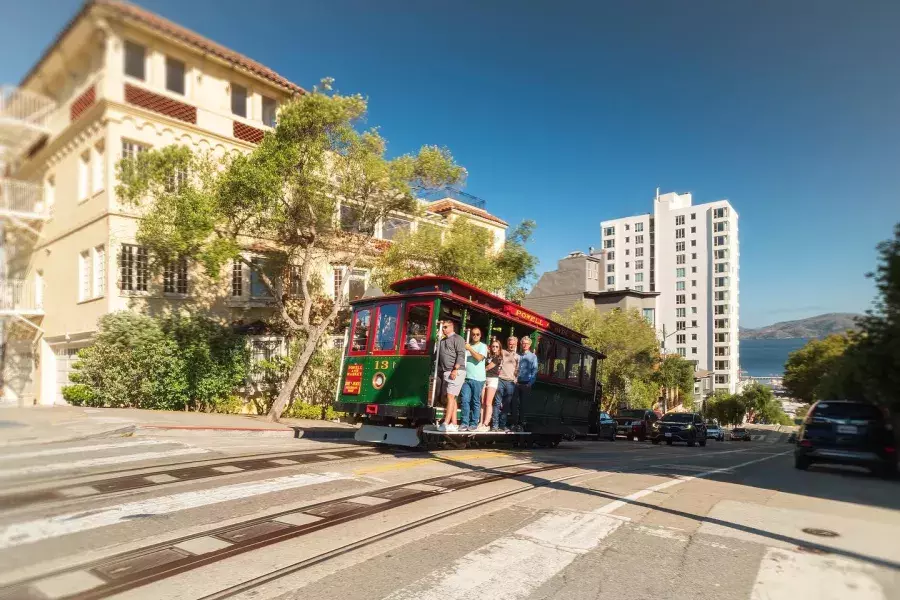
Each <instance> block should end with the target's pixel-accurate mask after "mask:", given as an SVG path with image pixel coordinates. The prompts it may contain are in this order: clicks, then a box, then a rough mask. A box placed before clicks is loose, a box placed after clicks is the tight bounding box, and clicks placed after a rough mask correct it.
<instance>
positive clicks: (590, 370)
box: [581, 354, 594, 389]
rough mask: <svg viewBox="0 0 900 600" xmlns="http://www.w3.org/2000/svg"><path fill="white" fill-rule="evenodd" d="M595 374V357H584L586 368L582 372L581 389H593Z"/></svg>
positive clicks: (586, 355) (590, 355)
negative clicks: (592, 383) (592, 382)
mask: <svg viewBox="0 0 900 600" xmlns="http://www.w3.org/2000/svg"><path fill="white" fill-rule="evenodd" d="M593 374H594V356H593V355H592V354H585V355H584V368H583V369H582V370H581V387H583V388H586V389H591V381H592V380H593V377H592V375H593Z"/></svg>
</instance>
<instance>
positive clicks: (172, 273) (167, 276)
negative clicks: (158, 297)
mask: <svg viewBox="0 0 900 600" xmlns="http://www.w3.org/2000/svg"><path fill="white" fill-rule="evenodd" d="M163 293H166V294H179V295H182V296H186V295H187V293H188V263H187V259H186V258H184V257H181V258H179V259H177V260H173V261H171V262H168V263H166V265H165V267H163Z"/></svg>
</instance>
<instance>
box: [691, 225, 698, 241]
mask: <svg viewBox="0 0 900 600" xmlns="http://www.w3.org/2000/svg"><path fill="white" fill-rule="evenodd" d="M691 233H697V228H696V227H691ZM692 241H693V240H692Z"/></svg>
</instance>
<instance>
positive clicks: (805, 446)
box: [800, 440, 812, 448]
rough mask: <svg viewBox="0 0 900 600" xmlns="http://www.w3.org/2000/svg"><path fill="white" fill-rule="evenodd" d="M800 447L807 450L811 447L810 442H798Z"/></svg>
mask: <svg viewBox="0 0 900 600" xmlns="http://www.w3.org/2000/svg"><path fill="white" fill-rule="evenodd" d="M800 445H801V446H803V447H804V448H809V447H811V446H812V442H811V441H809V440H800Z"/></svg>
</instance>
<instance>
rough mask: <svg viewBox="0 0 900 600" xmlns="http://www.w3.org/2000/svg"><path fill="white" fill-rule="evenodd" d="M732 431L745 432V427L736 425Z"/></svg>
mask: <svg viewBox="0 0 900 600" xmlns="http://www.w3.org/2000/svg"><path fill="white" fill-rule="evenodd" d="M732 431H734V432H736V433H739V432H743V431H744V428H743V427H735V428H734V429H732Z"/></svg>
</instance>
